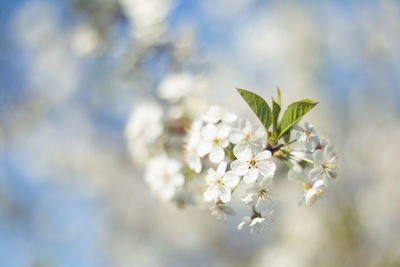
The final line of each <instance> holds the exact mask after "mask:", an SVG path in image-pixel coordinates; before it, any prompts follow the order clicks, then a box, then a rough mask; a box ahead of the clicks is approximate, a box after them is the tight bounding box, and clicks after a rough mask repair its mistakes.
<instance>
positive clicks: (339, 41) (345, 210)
mask: <svg viewBox="0 0 400 267" xmlns="http://www.w3.org/2000/svg"><path fill="white" fill-rule="evenodd" d="M0 6H1V8H0V34H1V38H0V266H5V267H6V266H7V267H14V266H37V267H38V266H77V267H79V266H96V267H100V266H338V265H340V266H400V231H399V229H398V226H399V225H400V213H399V211H400V165H399V164H398V162H397V161H398V160H399V159H400V117H399V112H400V109H399V106H400V49H399V47H400V3H399V2H398V1H395V0H393V1H389V0H388V1H365V0H364V1H324V0H323V1H261V0H204V1H194V0H181V1H178V0H176V1H175V0H146V1H144V0H70V1H67V0H55V1H54V0H42V1H36V0H33V1H24V0H12V1H11V0H9V1H7V0H2V1H1V5H0ZM173 71H188V72H190V73H193V74H196V75H200V76H201V77H203V78H202V79H203V80H206V82H204V88H205V92H206V93H205V94H206V95H207V101H208V102H207V104H211V103H219V104H221V105H224V106H227V107H229V108H231V109H232V110H234V111H235V112H237V113H238V114H241V115H249V116H253V115H252V114H251V111H250V110H249V108H248V107H247V105H246V104H245V103H244V101H243V100H242V99H240V96H239V95H238V94H237V93H236V91H235V90H234V88H236V87H241V88H246V89H249V90H253V91H255V92H257V93H259V94H260V95H262V96H264V97H265V98H266V99H269V97H270V96H271V95H275V92H276V86H278V85H279V86H280V87H281V89H282V92H283V104H284V105H287V104H289V103H290V102H291V101H293V100H297V99H299V98H310V99H314V100H317V101H320V104H319V105H318V106H317V108H316V109H314V110H313V111H312V112H310V114H309V115H308V117H307V120H308V121H310V122H312V123H313V124H314V125H315V126H316V127H317V129H318V130H319V131H320V132H321V133H322V134H324V135H327V136H329V137H330V139H331V140H332V143H333V144H334V145H336V148H337V152H338V154H339V169H340V170H339V173H340V175H339V177H338V178H337V179H336V181H335V182H334V183H333V184H332V186H331V187H330V188H329V190H328V191H327V192H326V194H324V196H323V198H322V199H321V200H319V201H317V202H316V203H315V205H314V206H313V207H312V208H306V207H304V206H301V207H299V206H298V200H299V198H300V197H301V194H302V191H301V188H300V187H299V186H297V185H295V184H293V183H290V182H289V181H287V178H286V177H285V174H284V173H283V174H282V176H281V177H280V179H278V180H279V181H278V182H277V186H276V190H277V191H278V193H277V194H278V195H279V196H278V198H277V199H276V200H275V202H276V205H277V208H276V210H275V214H274V223H273V224H272V226H271V227H269V228H268V229H267V230H266V231H263V232H262V233H261V234H259V235H250V234H249V233H248V231H244V230H243V231H237V230H236V227H237V224H238V223H239V222H240V219H241V217H240V216H238V215H237V216H233V217H232V218H230V219H229V220H227V221H223V220H222V221H218V220H216V219H215V218H214V217H211V216H209V211H208V210H205V209H200V208H196V207H191V208H187V209H183V210H179V209H175V208H173V207H171V206H168V205H165V204H162V203H161V202H159V201H158V200H157V199H156V198H154V196H153V195H152V194H151V193H150V190H149V188H148V186H147V185H146V184H145V182H144V181H143V178H142V176H143V169H142V168H141V167H138V166H137V165H135V164H134V163H133V162H132V160H131V158H130V156H129V149H128V148H127V142H126V140H125V137H124V129H125V125H126V123H127V121H128V119H129V116H130V112H131V110H132V108H134V107H135V105H137V104H140V103H142V102H143V101H145V100H146V99H148V98H149V96H151V95H154V92H155V91H157V88H158V85H159V83H160V81H161V80H162V78H163V77H164V76H165V75H166V74H167V73H170V72H173ZM251 118H252V119H253V120H254V121H255V117H254V116H253V117H251Z"/></svg>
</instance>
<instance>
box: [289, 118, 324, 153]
mask: <svg viewBox="0 0 400 267" xmlns="http://www.w3.org/2000/svg"><path fill="white" fill-rule="evenodd" d="M293 130H295V131H296V134H295V138H296V139H297V140H298V141H299V142H302V143H304V146H305V149H306V151H311V152H312V151H314V149H315V148H316V147H317V145H318V143H319V136H318V133H317V132H316V131H315V129H314V127H313V125H312V124H311V123H308V122H306V123H305V124H304V128H303V127H301V126H299V125H297V124H296V125H295V126H293Z"/></svg>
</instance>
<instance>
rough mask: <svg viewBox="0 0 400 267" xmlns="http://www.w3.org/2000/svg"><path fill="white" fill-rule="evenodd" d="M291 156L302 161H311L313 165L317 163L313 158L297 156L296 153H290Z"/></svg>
mask: <svg viewBox="0 0 400 267" xmlns="http://www.w3.org/2000/svg"><path fill="white" fill-rule="evenodd" d="M289 156H290V157H292V158H296V159H298V160H302V161H305V162H308V163H311V164H312V165H315V164H317V163H316V162H315V161H313V160H311V159H307V158H304V157H300V156H296V155H294V154H290V155H289Z"/></svg>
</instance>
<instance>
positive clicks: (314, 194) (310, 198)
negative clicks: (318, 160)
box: [304, 179, 325, 207]
mask: <svg viewBox="0 0 400 267" xmlns="http://www.w3.org/2000/svg"><path fill="white" fill-rule="evenodd" d="M324 188H325V182H324V181H323V180H321V179H320V180H317V181H315V182H314V183H313V184H312V185H307V188H306V189H305V193H304V200H305V202H306V205H307V206H309V207H310V206H311V205H312V204H314V202H315V200H317V199H318V198H319V197H320V196H321V194H322V193H323V192H324Z"/></svg>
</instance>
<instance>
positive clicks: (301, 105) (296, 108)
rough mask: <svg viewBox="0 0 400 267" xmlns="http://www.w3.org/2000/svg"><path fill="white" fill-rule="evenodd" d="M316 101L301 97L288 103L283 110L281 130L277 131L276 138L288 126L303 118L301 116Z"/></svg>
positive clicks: (288, 127) (288, 128) (287, 129)
mask: <svg viewBox="0 0 400 267" xmlns="http://www.w3.org/2000/svg"><path fill="white" fill-rule="evenodd" d="M317 104H318V102H315V101H312V100H309V99H303V100H300V101H297V102H294V103H292V104H290V105H289V106H288V107H287V109H286V110H285V112H284V113H283V116H282V120H281V125H280V128H281V132H280V133H279V136H278V139H279V138H281V137H282V136H283V135H284V134H285V133H286V132H287V131H289V130H290V128H291V127H292V126H293V125H295V124H296V123H297V122H299V121H300V120H301V118H303V116H304V115H305V114H306V113H307V112H309V111H310V110H311V109H312V108H313V107H314V106H315V105H317Z"/></svg>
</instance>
